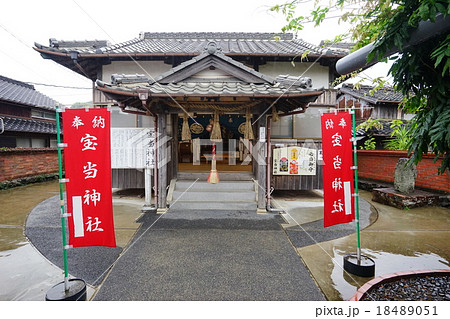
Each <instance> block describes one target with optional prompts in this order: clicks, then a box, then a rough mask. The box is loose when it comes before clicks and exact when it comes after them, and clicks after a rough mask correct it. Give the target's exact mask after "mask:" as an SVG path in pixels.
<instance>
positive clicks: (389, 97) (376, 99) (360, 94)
mask: <svg viewBox="0 0 450 319" xmlns="http://www.w3.org/2000/svg"><path fill="white" fill-rule="evenodd" d="M373 89H374V88H373V87H372V86H361V87H360V88H358V89H357V88H355V87H354V86H353V85H352V84H344V85H343V86H342V88H340V89H339V91H340V93H341V94H342V93H346V94H350V95H352V96H354V97H356V98H359V99H363V100H366V101H368V102H370V103H374V104H376V103H386V102H391V103H400V102H401V101H402V98H403V94H402V93H400V92H397V91H395V90H394V89H391V88H387V87H385V88H380V89H377V90H373Z"/></svg>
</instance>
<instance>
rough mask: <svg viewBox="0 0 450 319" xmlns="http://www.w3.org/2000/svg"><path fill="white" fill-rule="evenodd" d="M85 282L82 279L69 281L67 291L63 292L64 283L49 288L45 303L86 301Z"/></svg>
mask: <svg viewBox="0 0 450 319" xmlns="http://www.w3.org/2000/svg"><path fill="white" fill-rule="evenodd" d="M86 300H87V292H86V282H85V281H84V280H83V279H78V278H73V279H69V289H68V290H67V291H65V289H64V281H62V282H60V283H59V284H57V285H55V286H53V287H52V288H50V290H49V291H48V292H47V294H46V295H45V301H86Z"/></svg>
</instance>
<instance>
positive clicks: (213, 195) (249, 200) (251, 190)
mask: <svg viewBox="0 0 450 319" xmlns="http://www.w3.org/2000/svg"><path fill="white" fill-rule="evenodd" d="M173 183H175V184H174V186H171V188H170V190H169V193H170V194H169V195H168V198H169V201H170V202H169V205H170V206H169V207H170V209H172V210H212V211H214V210H241V211H243V210H246V211H254V210H256V208H257V202H256V192H255V183H254V182H253V181H221V182H220V183H217V184H210V183H208V182H205V181H195V180H177V181H175V180H173ZM172 185H173V184H172Z"/></svg>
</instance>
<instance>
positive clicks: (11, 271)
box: [0, 181, 143, 301]
mask: <svg viewBox="0 0 450 319" xmlns="http://www.w3.org/2000/svg"><path fill="white" fill-rule="evenodd" d="M0 203H1V205H0V282H1V283H2V284H1V285H0V300H30V301H31V300H36V301H39V300H45V294H46V293H47V291H48V290H49V289H50V288H51V287H53V286H54V285H56V284H57V283H59V282H61V281H62V280H63V279H64V272H63V270H62V269H63V268H64V265H63V257H62V236H61V224H60V223H61V218H60V217H59V184H58V182H57V181H51V182H45V183H39V184H31V185H27V186H22V187H17V188H13V189H9V190H3V191H0ZM113 204H114V220H115V231H116V241H117V245H118V246H119V248H113V250H115V254H116V257H117V255H118V253H120V251H122V248H120V247H125V246H126V245H127V244H128V242H129V241H130V240H131V238H132V237H133V235H134V233H135V232H136V230H137V228H138V227H139V224H137V223H136V222H135V220H136V219H137V218H138V217H139V216H140V215H141V213H140V207H142V204H143V200H142V199H140V198H139V197H136V196H133V197H122V198H119V197H116V198H114V199H113ZM38 211H44V212H45V214H35V213H33V212H38ZM25 225H27V226H28V227H25ZM31 238H32V239H31ZM43 247H45V249H43ZM102 248H106V247H100V248H99V249H102ZM43 251H44V252H45V256H44V255H43V253H42V252H43ZM69 251H70V253H69V254H68V255H69V256H71V257H72V258H71V262H72V263H70V264H69V272H70V275H71V277H72V276H73V275H76V273H77V272H79V271H80V268H81V271H82V272H83V274H86V273H89V269H91V267H90V266H89V265H87V266H86V265H85V264H84V265H83V264H82V263H80V262H79V261H78V260H80V259H84V260H87V261H89V260H92V257H93V256H95V255H91V251H88V250H86V249H83V248H81V249H77V250H69ZM74 252H76V253H75V254H74ZM83 254H84V256H83ZM73 257H75V258H73ZM100 260H101V262H99V260H97V261H96V262H97V263H98V264H101V265H103V267H104V268H105V267H106V265H107V264H106V261H105V260H104V258H101V259H100ZM113 261H114V260H113V259H111V260H109V262H113ZM107 266H108V267H109V266H110V265H109V264H108V265H107ZM106 269H107V267H106ZM103 271H104V270H103ZM100 274H101V273H100ZM100 274H97V273H93V274H91V277H94V276H95V279H97V278H98V277H99V275H100ZM103 275H104V274H103ZM89 278H90V277H89ZM96 285H98V283H96ZM94 292H95V290H94V289H93V288H92V286H88V296H91V295H92V294H93V293H94Z"/></svg>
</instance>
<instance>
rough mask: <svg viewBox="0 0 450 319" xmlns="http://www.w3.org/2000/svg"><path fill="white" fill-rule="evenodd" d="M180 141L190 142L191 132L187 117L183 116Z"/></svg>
mask: <svg viewBox="0 0 450 319" xmlns="http://www.w3.org/2000/svg"><path fill="white" fill-rule="evenodd" d="M181 140H182V141H190V140H191V130H190V129H189V123H188V115H187V114H186V113H184V114H183V126H182V128H181Z"/></svg>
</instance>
